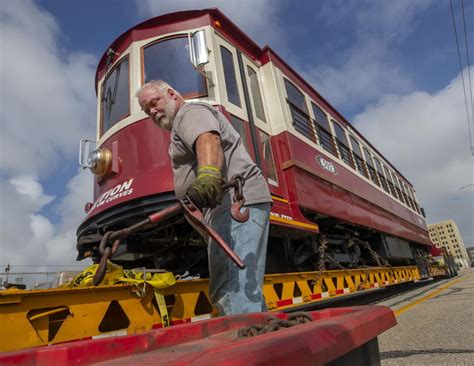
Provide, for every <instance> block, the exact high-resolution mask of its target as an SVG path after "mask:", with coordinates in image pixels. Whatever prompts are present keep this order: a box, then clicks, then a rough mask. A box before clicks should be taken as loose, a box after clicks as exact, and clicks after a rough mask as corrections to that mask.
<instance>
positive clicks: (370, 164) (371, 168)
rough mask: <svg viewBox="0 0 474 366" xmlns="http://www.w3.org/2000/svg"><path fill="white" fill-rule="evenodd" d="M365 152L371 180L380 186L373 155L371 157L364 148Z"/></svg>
mask: <svg viewBox="0 0 474 366" xmlns="http://www.w3.org/2000/svg"><path fill="white" fill-rule="evenodd" d="M362 150H363V151H364V156H365V161H366V162H367V168H368V169H369V175H370V180H371V181H372V182H374V183H375V184H377V185H378V186H380V183H379V180H378V178H377V172H376V171H375V167H374V162H373V161H372V155H370V152H369V150H367V148H365V147H362Z"/></svg>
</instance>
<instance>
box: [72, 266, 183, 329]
mask: <svg viewBox="0 0 474 366" xmlns="http://www.w3.org/2000/svg"><path fill="white" fill-rule="evenodd" d="M98 266H99V265H98V264H93V265H92V266H89V267H87V268H86V269H85V270H84V271H83V272H82V273H79V274H78V275H77V276H76V277H74V279H73V280H72V281H71V282H69V283H67V284H66V285H64V287H88V286H93V283H92V280H93V278H94V275H95V273H96V271H97V267H98ZM144 277H145V278H144ZM119 283H132V284H134V285H136V286H137V287H138V288H139V289H140V290H141V288H140V287H139V286H140V285H143V284H144V283H147V284H149V285H150V286H152V287H153V289H154V291H155V297H156V302H157V304H158V308H159V309H160V314H161V322H162V325H163V327H168V326H169V325H170V318H169V316H168V310H167V309H166V303H165V297H164V295H163V292H162V291H161V290H162V289H164V288H166V287H169V286H173V285H174V284H175V283H176V278H175V277H174V275H173V273H172V272H163V273H150V272H142V271H139V270H134V269H123V268H122V266H119V265H117V264H114V263H112V262H110V261H108V262H107V269H106V272H105V277H104V280H103V281H102V284H103V285H116V284H119Z"/></svg>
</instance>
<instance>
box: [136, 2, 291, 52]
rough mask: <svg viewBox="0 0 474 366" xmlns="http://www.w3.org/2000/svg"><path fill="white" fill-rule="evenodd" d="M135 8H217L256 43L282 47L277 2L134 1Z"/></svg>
mask: <svg viewBox="0 0 474 366" xmlns="http://www.w3.org/2000/svg"><path fill="white" fill-rule="evenodd" d="M137 5H138V7H139V11H140V12H141V13H142V14H143V15H146V16H148V17H150V16H158V15H162V14H166V13H171V12H174V11H181V10H199V9H207V8H214V7H217V8H218V9H219V10H220V11H222V12H223V13H224V14H225V15H226V16H227V17H228V18H229V19H230V20H231V21H232V22H234V23H235V24H236V25H237V26H238V27H239V28H240V29H242V30H243V31H244V32H245V33H246V34H248V35H249V36H250V38H252V39H253V40H254V41H255V42H256V43H257V44H259V46H261V47H262V46H264V45H266V44H268V45H270V46H271V47H272V48H274V49H277V50H279V52H282V50H284V49H285V47H286V37H285V34H284V29H283V27H282V26H281V25H280V24H278V22H277V21H276V19H278V17H277V12H278V2H277V1H271V0H256V1H254V0H241V1H225V0H176V1H160V0H146V1H138V2H137Z"/></svg>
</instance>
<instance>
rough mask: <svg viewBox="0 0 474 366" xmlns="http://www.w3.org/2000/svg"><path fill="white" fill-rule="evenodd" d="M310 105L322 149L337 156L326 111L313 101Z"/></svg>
mask: <svg viewBox="0 0 474 366" xmlns="http://www.w3.org/2000/svg"><path fill="white" fill-rule="evenodd" d="M311 107H312V108H313V114H314V119H315V121H316V131H317V133H318V137H319V143H320V144H321V146H322V147H323V149H324V150H326V151H328V152H330V153H331V154H333V155H334V156H337V151H336V145H335V144H334V137H333V136H332V133H331V128H330V127H329V121H328V117H327V115H326V113H324V112H323V110H322V109H321V108H319V107H318V106H317V105H316V104H314V103H311Z"/></svg>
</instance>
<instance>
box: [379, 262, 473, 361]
mask: <svg viewBox="0 0 474 366" xmlns="http://www.w3.org/2000/svg"><path fill="white" fill-rule="evenodd" d="M378 304H381V305H386V306H389V307H391V308H392V309H393V310H394V312H395V315H396V317H397V322H398V325H397V326H395V327H393V328H392V329H390V330H388V331H386V332H385V333H383V334H382V335H380V336H379V347H380V355H381V359H382V366H391V365H474V268H471V269H468V270H464V271H463V272H461V273H460V275H459V276H457V277H455V278H452V279H449V280H443V281H438V282H436V283H430V284H428V285H426V286H423V287H421V288H417V289H416V290H413V291H409V292H407V293H403V294H402V295H398V296H395V297H393V298H390V299H388V300H384V301H382V302H379V303H378Z"/></svg>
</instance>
